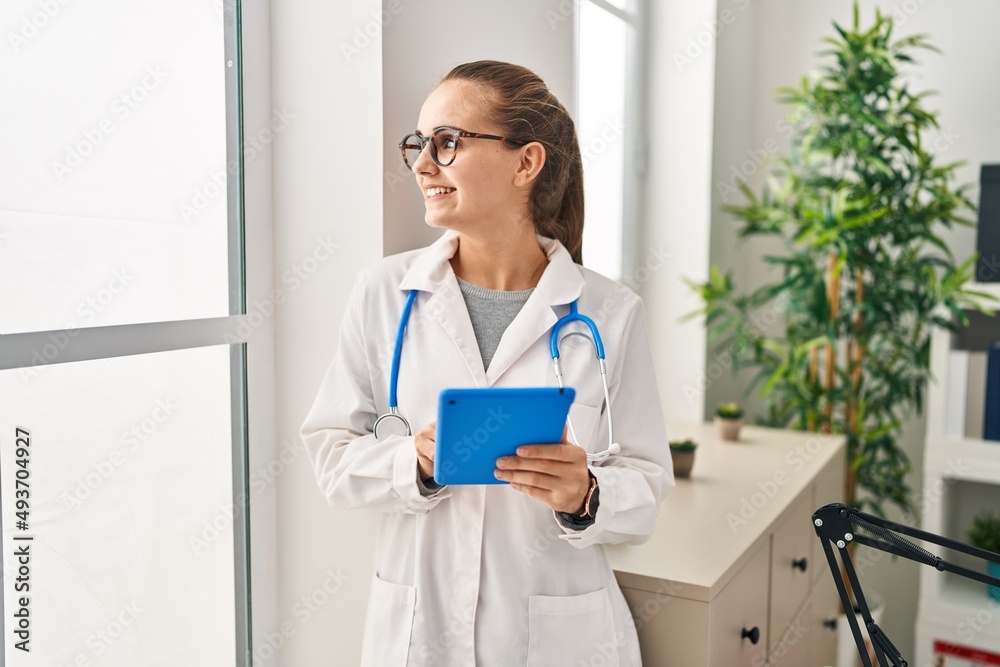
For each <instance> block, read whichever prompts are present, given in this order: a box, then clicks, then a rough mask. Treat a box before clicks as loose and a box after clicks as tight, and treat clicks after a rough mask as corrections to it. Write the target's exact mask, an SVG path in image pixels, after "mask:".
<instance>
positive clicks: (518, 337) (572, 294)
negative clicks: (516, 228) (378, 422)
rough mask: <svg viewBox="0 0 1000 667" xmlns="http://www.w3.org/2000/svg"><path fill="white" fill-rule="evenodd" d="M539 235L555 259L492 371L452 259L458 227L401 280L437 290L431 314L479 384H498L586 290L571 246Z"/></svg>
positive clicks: (502, 341)
mask: <svg viewBox="0 0 1000 667" xmlns="http://www.w3.org/2000/svg"><path fill="white" fill-rule="evenodd" d="M537 238H538V242H539V244H540V245H541V247H542V249H543V250H544V251H545V254H546V255H547V256H548V259H549V264H548V266H546V267H545V271H544V272H543V273H542V277H541V279H540V280H539V281H538V285H537V286H536V287H535V290H534V291H533V292H532V293H531V296H530V297H529V298H528V300H527V301H526V302H525V304H524V306H523V307H522V308H521V311H520V312H519V313H518V314H517V317H516V318H514V321H513V322H511V324H510V326H509V327H507V330H506V331H505V332H504V334H503V337H502V338H501V339H500V345H499V346H498V347H497V350H496V353H495V354H494V355H493V360H492V361H491V362H490V368H489V371H488V372H484V370H483V360H482V355H480V353H479V344H478V343H477V341H476V333H475V331H474V330H473V328H472V321H471V320H470V319H469V311H468V309H467V308H466V306H465V298H464V297H463V296H462V291H461V288H459V286H458V281H457V280H456V279H455V272H454V271H453V270H452V268H451V263H450V262H449V260H450V259H451V258H452V257H453V256H454V255H455V250H456V248H457V246H458V233H457V232H454V231H452V230H448V231H447V232H445V233H444V234H442V235H441V238H439V239H438V240H437V241H435V242H434V243H433V244H431V245H430V246H429V247H428V248H427V249H426V250H425V251H424V252H422V253H420V254H419V255H418V256H417V257H416V258H415V259H414V260H413V263H412V264H411V265H410V269H409V270H408V271H407V273H406V275H405V276H403V280H402V281H401V282H400V284H399V288H400V289H402V290H411V289H419V290H423V291H426V292H431V293H432V294H431V296H430V298H429V299H428V300H427V303H426V309H427V310H426V313H425V315H426V316H428V317H430V318H432V319H433V320H435V321H436V322H438V323H439V324H440V325H441V327H442V328H443V329H444V330H445V332H447V333H448V335H449V336H450V337H451V339H452V341H453V342H454V343H455V346H456V347H457V348H458V349H459V351H460V352H461V354H462V357H463V358H464V359H465V362H466V364H467V365H468V367H469V371H470V372H471V373H472V376H473V377H474V378H475V379H476V383H477V384H478V385H479V386H492V385H493V384H494V383H495V382H496V381H497V380H498V379H499V378H500V376H501V375H503V373H504V372H505V371H507V369H509V368H510V367H511V365H512V364H513V363H514V362H515V361H517V360H518V359H519V358H520V357H521V355H522V354H524V352H525V350H527V349H528V348H529V347H531V346H532V345H534V344H535V342H536V341H537V340H538V339H539V338H540V337H541V336H548V334H549V331H550V330H551V328H552V325H553V324H555V323H556V320H558V319H559V317H560V316H561V315H562V314H565V313H560V314H557V313H556V310H555V308H556V307H558V306H566V305H568V304H569V303H570V302H572V301H573V300H574V299H577V298H579V296H580V295H581V294H582V293H583V286H584V283H585V281H584V278H583V275H582V274H581V273H580V267H578V266H577V265H576V264H575V263H574V262H573V258H572V257H571V256H570V254H569V251H568V250H566V248H565V247H563V245H562V244H561V243H559V242H558V241H555V240H553V239H550V238H546V237H544V236H538V237H537ZM563 310H565V309H563ZM414 312H415V313H416V310H415V311H414ZM566 312H568V311H566Z"/></svg>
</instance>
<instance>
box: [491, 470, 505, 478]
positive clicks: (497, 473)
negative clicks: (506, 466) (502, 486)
mask: <svg viewBox="0 0 1000 667" xmlns="http://www.w3.org/2000/svg"><path fill="white" fill-rule="evenodd" d="M493 475H494V476H495V477H496V478H497V479H503V470H494V471H493Z"/></svg>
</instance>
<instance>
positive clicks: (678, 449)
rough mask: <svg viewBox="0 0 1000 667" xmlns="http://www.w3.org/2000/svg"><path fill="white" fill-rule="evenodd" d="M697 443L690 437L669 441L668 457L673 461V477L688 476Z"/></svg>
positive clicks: (692, 464)
mask: <svg viewBox="0 0 1000 667" xmlns="http://www.w3.org/2000/svg"><path fill="white" fill-rule="evenodd" d="M697 448H698V443H696V442H695V441H694V440H691V439H690V438H687V439H684V440H671V441H670V458H671V459H673V462H674V477H690V476H691V468H692V467H693V466H694V450H695V449H697Z"/></svg>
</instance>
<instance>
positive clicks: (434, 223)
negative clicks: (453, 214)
mask: <svg viewBox="0 0 1000 667" xmlns="http://www.w3.org/2000/svg"><path fill="white" fill-rule="evenodd" d="M424 222H425V223H426V224H427V226H428V227H433V228H434V229H451V230H454V231H456V232H461V231H462V229H461V227H462V225H460V224H459V225H456V224H453V223H452V222H451V221H449V220H445V219H442V218H441V217H439V216H430V215H425V216H424Z"/></svg>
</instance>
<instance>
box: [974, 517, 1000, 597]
mask: <svg viewBox="0 0 1000 667" xmlns="http://www.w3.org/2000/svg"><path fill="white" fill-rule="evenodd" d="M969 543H970V544H971V545H972V546H974V547H979V548H980V549H986V550H987V551H992V552H993V553H995V554H1000V514H994V513H993V512H991V511H989V510H983V511H982V512H980V513H979V514H977V515H976V517H975V518H974V519H973V520H972V527H971V528H969ZM987 572H989V574H990V576H992V577H1000V564H997V563H994V562H991V561H987ZM989 591H990V597H991V598H993V599H994V600H1000V586H990V587H989Z"/></svg>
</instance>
